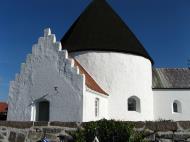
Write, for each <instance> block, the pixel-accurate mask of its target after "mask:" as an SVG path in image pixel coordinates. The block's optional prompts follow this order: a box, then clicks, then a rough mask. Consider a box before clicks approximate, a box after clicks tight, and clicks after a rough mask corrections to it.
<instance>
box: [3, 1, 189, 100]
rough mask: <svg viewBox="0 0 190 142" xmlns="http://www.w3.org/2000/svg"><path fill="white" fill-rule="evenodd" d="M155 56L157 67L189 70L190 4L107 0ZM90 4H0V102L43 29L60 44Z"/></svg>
mask: <svg viewBox="0 0 190 142" xmlns="http://www.w3.org/2000/svg"><path fill="white" fill-rule="evenodd" d="M107 1H108V3H109V4H110V5H111V6H112V7H113V9H114V10H115V11H116V12H117V13H118V14H119V15H120V16H121V18H122V19H123V20H124V21H125V22H126V23H127V25H128V26H129V27H130V29H131V30H132V31H133V32H134V33H135V35H136V36H137V38H138V39H139V40H140V41H141V43H142V44H143V45H144V47H145V48H146V49H147V51H148V52H149V54H150V55H151V57H152V58H153V60H154V62H155V64H154V66H155V67H187V60H188V59H190V1H189V0H157V1H153V0H107ZM89 3H90V0H6V1H1V4H0V101H2V100H6V99H7V95H8V88H9V81H10V80H13V79H14V77H15V73H17V72H19V70H20V64H21V62H25V58H26V55H27V54H28V53H30V52H31V48H32V45H33V44H34V43H36V41H37V39H38V37H39V36H41V35H42V34H43V29H44V28H47V27H50V28H51V29H52V32H53V33H55V34H56V37H57V40H60V39H61V37H62V36H63V35H64V33H65V32H66V31H67V30H68V28H69V27H70V26H71V24H72V23H73V22H74V20H75V19H76V18H77V17H78V16H79V15H80V13H81V12H82V11H83V10H84V8H85V7H86V6H87V5H88V4H89Z"/></svg>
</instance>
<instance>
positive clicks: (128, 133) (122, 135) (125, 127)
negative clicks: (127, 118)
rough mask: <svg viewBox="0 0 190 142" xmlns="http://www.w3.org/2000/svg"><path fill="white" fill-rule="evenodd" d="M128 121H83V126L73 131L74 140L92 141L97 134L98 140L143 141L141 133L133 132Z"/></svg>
mask: <svg viewBox="0 0 190 142" xmlns="http://www.w3.org/2000/svg"><path fill="white" fill-rule="evenodd" d="M133 128H134V126H133V125H132V124H131V123H129V122H122V121H114V120H106V119H103V120H100V121H96V122H88V123H84V125H83V128H80V129H78V130H77V131H75V132H73V133H72V134H71V135H72V136H73V138H74V140H75V142H93V140H94V137H95V136H97V137H98V139H99V141H100V142H144V141H143V133H140V132H135V131H134V130H133Z"/></svg>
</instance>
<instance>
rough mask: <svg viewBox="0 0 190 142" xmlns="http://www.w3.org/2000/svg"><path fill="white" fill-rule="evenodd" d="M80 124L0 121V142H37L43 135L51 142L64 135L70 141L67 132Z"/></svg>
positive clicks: (55, 141) (57, 141)
mask: <svg viewBox="0 0 190 142" xmlns="http://www.w3.org/2000/svg"><path fill="white" fill-rule="evenodd" d="M79 126H80V124H78V123H64V122H13V121H0V142H38V141H39V140H40V139H41V138H42V137H44V135H45V136H46V137H47V138H48V139H49V140H50V141H51V142H59V138H58V137H57V136H60V135H64V136H65V139H67V140H66V141H70V139H71V138H70V136H69V135H68V132H69V131H74V130H76V128H77V127H79Z"/></svg>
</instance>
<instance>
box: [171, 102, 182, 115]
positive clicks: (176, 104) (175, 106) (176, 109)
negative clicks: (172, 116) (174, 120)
mask: <svg viewBox="0 0 190 142" xmlns="http://www.w3.org/2000/svg"><path fill="white" fill-rule="evenodd" d="M173 112H174V113H181V112H182V107H181V102H180V101H178V100H175V101H174V102H173Z"/></svg>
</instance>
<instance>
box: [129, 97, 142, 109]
mask: <svg viewBox="0 0 190 142" xmlns="http://www.w3.org/2000/svg"><path fill="white" fill-rule="evenodd" d="M128 111H137V112H140V99H139V98H138V97H137V96H132V97H130V98H128Z"/></svg>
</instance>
